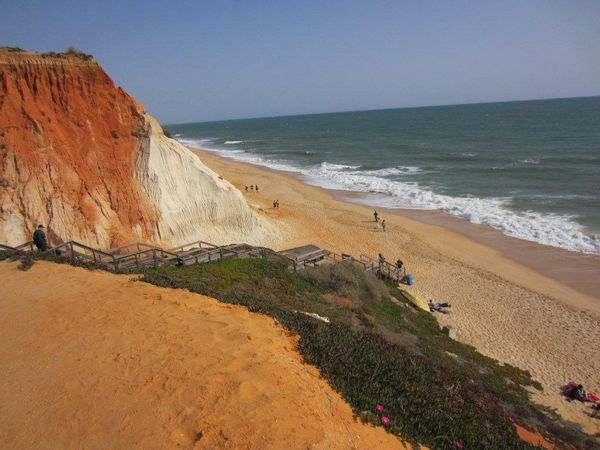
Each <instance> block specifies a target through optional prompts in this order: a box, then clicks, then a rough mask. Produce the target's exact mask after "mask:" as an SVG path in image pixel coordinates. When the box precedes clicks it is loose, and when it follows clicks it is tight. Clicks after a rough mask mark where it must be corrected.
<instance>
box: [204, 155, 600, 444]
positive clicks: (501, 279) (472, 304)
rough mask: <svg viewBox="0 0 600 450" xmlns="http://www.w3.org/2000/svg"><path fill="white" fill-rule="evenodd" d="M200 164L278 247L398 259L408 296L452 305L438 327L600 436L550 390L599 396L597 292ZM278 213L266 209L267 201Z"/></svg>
mask: <svg viewBox="0 0 600 450" xmlns="http://www.w3.org/2000/svg"><path fill="white" fill-rule="evenodd" d="M199 155H200V156H201V159H202V160H203V161H204V162H205V164H207V165H208V166H209V167H211V168H212V169H214V170H215V171H217V172H218V173H220V174H221V175H222V176H224V177H225V178H226V179H228V180H229V181H231V182H232V183H233V184H234V185H236V186H237V187H238V188H239V189H240V190H242V191H243V192H244V186H245V185H250V184H255V183H258V184H259V188H260V190H259V193H256V192H249V193H245V192H244V193H245V195H246V198H247V199H248V202H249V203H250V204H251V205H253V206H254V207H255V208H256V209H257V210H259V212H261V213H262V214H264V215H267V216H269V217H271V218H272V219H273V220H275V221H277V222H279V223H280V224H281V226H282V227H287V229H288V230H289V231H288V232H289V234H290V238H289V240H288V241H287V242H285V244H284V247H291V246H295V245H303V244H306V243H314V244H316V245H320V246H323V247H326V248H328V249H330V250H333V251H336V252H345V253H352V254H355V255H357V254H359V253H365V254H367V255H370V256H376V255H377V254H378V253H379V252H381V253H383V254H384V255H385V256H386V257H387V259H388V261H395V260H396V259H397V258H398V257H400V258H402V260H403V261H404V262H405V263H406V264H407V266H408V268H409V271H410V272H411V273H412V274H413V275H414V276H415V279H416V285H415V286H414V288H413V289H414V290H415V291H416V292H418V293H419V294H421V295H422V296H424V297H426V298H435V299H439V300H443V301H448V302H450V303H451V304H453V308H452V314H451V315H449V316H446V317H440V322H442V323H448V324H450V325H453V326H455V327H456V328H457V329H458V337H459V339H460V340H461V341H463V342H466V343H468V344H471V345H474V346H475V347H477V348H478V349H479V350H480V351H481V352H482V353H484V354H486V355H489V356H491V357H493V358H496V359H498V360H500V361H503V362H508V363H510V364H513V365H516V366H518V367H521V368H524V369H528V370H530V371H531V373H532V375H533V377H534V378H535V379H537V380H538V381H540V382H541V383H542V385H543V386H544V392H543V393H536V394H535V395H534V399H535V400H536V401H538V402H540V403H542V404H544V405H547V406H549V407H552V408H557V410H558V411H559V412H560V414H561V415H563V417H565V418H566V419H568V420H572V421H574V422H577V423H580V424H582V425H583V426H584V429H585V430H586V431H588V432H591V433H595V432H598V431H600V421H599V420H596V419H592V418H590V417H589V416H588V415H587V414H586V412H587V409H586V408H585V407H584V406H583V405H582V404H576V403H568V402H566V401H565V400H564V399H563V398H562V397H561V396H560V395H559V388H560V386H561V385H562V384H564V383H565V382H567V381H569V380H577V381H579V382H581V383H583V384H584V385H585V387H586V388H588V389H589V390H591V391H595V392H596V393H598V392H600V292H599V293H598V296H597V297H593V296H590V295H586V294H584V293H581V292H578V291H576V290H574V289H572V288H570V287H568V286H566V285H564V284H561V283H559V282H557V281H555V280H552V279H550V278H548V277H545V276H543V275H541V274H539V273H538V272H536V271H534V270H532V269H531V268H529V267H526V266H524V265H522V264H519V263H517V262H515V261H513V260H511V259H508V258H507V257H505V256H503V255H502V254H501V253H500V252H498V251H496V250H493V249H491V248H490V247H487V246H485V245H482V244H481V243H477V242H475V241H473V240H471V239H468V238H466V237H465V236H462V235H460V234H458V233H455V232H453V231H449V230H447V229H444V228H441V227H439V226H435V225H428V224H423V223H421V222H417V221H414V220H411V219H409V218H406V217H402V216H398V215H394V214H386V213H384V214H382V215H383V216H384V217H385V219H386V221H387V223H388V230H387V231H386V232H385V233H384V232H382V231H381V230H380V229H378V228H377V227H376V226H375V223H374V222H373V216H372V209H370V208H366V207H362V206H360V205H356V204H352V203H347V202H342V201H338V200H336V199H335V198H333V197H332V195H331V194H330V193H329V192H327V191H325V190H323V189H320V188H316V187H312V186H308V185H306V184H303V183H301V182H300V181H299V180H297V179H296V178H294V177H293V176H290V175H286V174H283V173H281V172H275V171H272V170H268V169H264V168H261V167H257V166H253V165H249V164H243V163H238V162H233V161H231V160H227V159H223V158H220V157H219V156H217V155H215V154H214V153H210V152H199ZM277 198H278V199H279V200H280V202H281V208H280V209H272V207H271V206H272V202H273V200H275V199H277Z"/></svg>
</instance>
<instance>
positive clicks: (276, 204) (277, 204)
mask: <svg viewBox="0 0 600 450" xmlns="http://www.w3.org/2000/svg"><path fill="white" fill-rule="evenodd" d="M275 208H277V209H279V199H277V200H275Z"/></svg>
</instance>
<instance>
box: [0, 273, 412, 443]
mask: <svg viewBox="0 0 600 450" xmlns="http://www.w3.org/2000/svg"><path fill="white" fill-rule="evenodd" d="M0 282H1V283H2V295H0V373H2V377H1V379H0V448H3V449H9V448H14V449H25V448H31V449H33V448H35V449H38V448H144V449H151V448H174V447H180V448H192V447H193V448H207V449H215V448H236V449H259V448H260V449H266V448H273V449H281V448H290V449H291V448H298V449H300V448H315V449H318V448H322V449H334V448H336V449H348V448H365V449H366V448H386V449H393V448H404V447H403V446H402V445H401V443H400V442H399V441H398V440H396V439H395V438H394V437H393V436H392V435H390V434H388V433H386V432H385V431H384V430H383V429H382V428H374V427H371V426H368V425H365V424H362V423H359V422H356V421H355V420H354V419H353V417H352V412H351V409H350V407H349V406H348V405H347V404H346V403H344V402H343V401H342V399H341V398H340V396H339V395H338V394H336V393H335V392H334V391H333V390H332V389H331V388H330V387H329V386H328V385H327V384H326V383H325V382H324V381H323V380H322V379H320V378H319V376H318V372H317V370H316V369H315V368H314V367H311V366H307V365H305V364H303V363H302V360H301V357H300V355H299V354H298V353H297V352H296V351H295V350H294V349H295V346H296V340H295V339H294V338H293V337H291V336H288V335H287V334H286V333H285V331H284V330H283V329H282V328H281V327H279V326H278V325H276V323H275V322H274V320H272V319H270V318H268V317H266V316H261V315H258V314H252V313H249V312H248V311H247V310H246V309H244V308H242V307H236V306H230V305H224V304H221V303H219V302H217V301H216V300H213V299H210V298H207V297H203V296H200V295H197V294H192V293H189V292H186V291H182V290H168V289H162V288H158V287H155V286H150V285H147V284H143V283H139V282H134V281H131V280H130V278H129V277H127V276H117V275H112V274H108V273H105V272H100V271H95V272H90V271H87V270H84V269H79V268H74V267H70V266H66V265H55V264H50V263H44V262H38V263H36V264H35V265H34V266H33V268H32V269H31V270H30V271H28V272H21V271H19V270H17V269H16V264H15V263H7V262H4V263H0ZM37 283H41V284H42V287H40V286H39V285H38V284H37Z"/></svg>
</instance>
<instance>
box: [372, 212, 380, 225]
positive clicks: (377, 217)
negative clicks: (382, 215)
mask: <svg viewBox="0 0 600 450" xmlns="http://www.w3.org/2000/svg"><path fill="white" fill-rule="evenodd" d="M373 217H375V222H379V214H378V213H377V211H373Z"/></svg>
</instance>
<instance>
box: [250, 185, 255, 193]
mask: <svg viewBox="0 0 600 450" xmlns="http://www.w3.org/2000/svg"><path fill="white" fill-rule="evenodd" d="M250 192H254V185H253V184H251V185H250Z"/></svg>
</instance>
